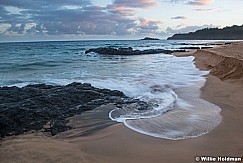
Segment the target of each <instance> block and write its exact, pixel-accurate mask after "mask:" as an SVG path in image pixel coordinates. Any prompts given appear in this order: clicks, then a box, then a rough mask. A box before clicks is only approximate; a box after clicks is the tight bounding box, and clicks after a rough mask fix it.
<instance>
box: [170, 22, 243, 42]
mask: <svg viewBox="0 0 243 163" xmlns="http://www.w3.org/2000/svg"><path fill="white" fill-rule="evenodd" d="M167 40H243V25H242V26H237V25H234V26H232V27H225V28H223V29H219V28H205V29H201V30H197V31H196V32H190V33H185V34H175V35H173V36H172V37H169V38H167Z"/></svg>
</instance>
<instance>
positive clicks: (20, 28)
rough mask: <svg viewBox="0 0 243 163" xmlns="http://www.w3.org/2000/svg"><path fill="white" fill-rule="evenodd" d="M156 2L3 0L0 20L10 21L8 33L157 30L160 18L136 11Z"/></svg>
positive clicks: (118, 32) (108, 32) (38, 33)
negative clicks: (142, 15) (105, 3)
mask: <svg viewBox="0 0 243 163" xmlns="http://www.w3.org/2000/svg"><path fill="white" fill-rule="evenodd" d="M157 4H158V3H157V2H156V1H155V0H134V1H133V2H131V1H130V0H114V1H113V3H112V4H111V5H108V6H105V7H100V6H95V5H94V4H93V3H91V1H90V0H69V1H66V0H51V1H49V0H35V1H33V0H25V1H16V0H1V1H0V15H1V19H0V23H1V24H8V25H9V28H8V29H6V31H5V34H6V35H7V34H14V33H16V34H22V35H45V36H48V35H56V36H58V35H128V34H132V33H136V31H138V32H139V33H141V32H146V33H155V32H157V30H158V28H159V27H158V24H160V23H161V22H160V21H150V20H145V19H140V18H139V19H137V18H135V17H134V14H135V9H136V8H149V7H153V6H156V5H157ZM14 10H16V11H17V12H16V11H14Z"/></svg>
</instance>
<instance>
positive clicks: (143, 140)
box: [0, 43, 243, 162]
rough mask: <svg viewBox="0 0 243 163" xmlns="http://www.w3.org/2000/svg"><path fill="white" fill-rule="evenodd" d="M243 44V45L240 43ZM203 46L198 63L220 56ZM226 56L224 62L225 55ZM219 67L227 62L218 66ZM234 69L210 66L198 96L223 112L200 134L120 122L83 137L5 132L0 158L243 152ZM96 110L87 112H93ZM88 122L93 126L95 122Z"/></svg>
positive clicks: (140, 158) (111, 158)
mask: <svg viewBox="0 0 243 163" xmlns="http://www.w3.org/2000/svg"><path fill="white" fill-rule="evenodd" d="M239 44H240V46H242V47H243V45H241V44H242V43H239ZM239 44H238V45H239ZM227 46H230V47H231V46H234V44H233V45H227ZM227 46H226V48H225V49H227ZM232 48H234V47H232ZM215 49H219V50H222V49H224V47H222V46H221V47H216V48H213V49H203V50H202V51H203V52H209V53H210V52H212V50H213V53H217V51H215ZM202 51H199V53H198V52H196V53H194V56H195V64H196V66H197V67H198V68H199V69H202V70H209V69H212V68H213V67H217V65H218V64H220V62H216V61H219V58H218V57H215V56H214V58H215V60H209V61H210V62H209V63H208V62H206V61H208V57H207V58H203V57H200V56H199V55H201V54H202V53H201V52H202ZM221 53H222V51H221ZM221 53H220V54H221ZM227 54H228V53H227ZM187 55H188V54H187ZM210 57H212V56H210ZM224 57H225V56H223V60H220V61H221V62H222V61H225V58H224ZM221 58H222V57H221ZM237 59H239V58H237ZM226 61H227V60H226ZM240 62H243V61H240ZM237 65H238V64H237ZM220 68H223V67H220V66H218V69H220ZM231 70H232V71H227V74H228V76H227V77H229V78H222V79H223V80H220V79H219V78H218V77H215V75H217V73H213V74H212V72H210V74H209V75H207V76H206V82H205V84H204V86H203V87H201V88H200V97H201V98H202V99H204V100H207V101H209V102H212V103H214V104H216V105H218V106H220V108H221V109H222V111H221V115H222V116H223V120H222V122H221V123H220V124H219V125H218V126H217V127H216V128H214V129H213V130H212V131H210V132H209V133H207V134H205V135H202V136H200V137H196V138H192V139H185V140H179V141H172V140H166V139H159V138H154V137H151V136H147V135H143V134H140V133H137V132H135V131H132V130H130V129H128V128H127V127H125V126H124V125H123V124H121V123H118V124H112V125H111V126H109V127H105V128H102V129H101V130H97V129H94V131H97V132H94V133H91V134H89V135H88V136H81V137H78V136H77V135H78V134H80V132H79V131H78V130H76V131H77V132H74V131H67V132H66V133H65V135H62V133H61V134H59V135H57V136H55V137H47V136H45V135H43V134H42V133H34V134H27V135H20V136H14V137H12V138H7V139H5V140H4V141H2V142H1V141H0V145H1V150H0V158H1V159H2V160H3V161H6V162H11V161H17V160H21V161H22V162H26V161H27V162H28V161H33V160H37V162H38V161H40V162H80V160H81V162H176V161H177V160H180V161H181V162H195V157H196V156H214V157H217V156H232V157H242V153H243V146H242V144H243V140H242V137H243V128H242V124H243V119H242V118H241V117H240V115H242V114H243V101H242V99H241V98H242V97H243V87H242V86H243V79H242V78H240V79H237V78H235V76H236V75H233V77H232V76H231V75H230V74H235V71H234V70H237V68H236V69H235V68H234V67H232V69H231ZM220 72H222V73H224V71H220ZM236 72H237V75H239V73H238V71H236ZM220 75H222V74H220ZM240 75H241V74H240ZM220 77H221V76H220ZM239 77H240V76H239ZM109 107H110V108H112V106H109ZM109 107H106V109H108V108H109ZM92 113H93V112H92V111H91V112H89V113H87V114H91V116H92ZM76 125H78V124H76ZM87 125H88V126H89V127H90V128H91V129H93V128H92V124H90V125H89V124H87ZM93 125H94V124H93ZM76 127H77V126H76ZM79 127H80V128H82V126H79ZM77 128H78V127H77ZM68 133H69V137H67V135H68ZM23 147H24V148H23ZM64 147H65V148H64ZM15 149H19V150H15ZM43 156H44V157H43Z"/></svg>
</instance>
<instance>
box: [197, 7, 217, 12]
mask: <svg viewBox="0 0 243 163" xmlns="http://www.w3.org/2000/svg"><path fill="white" fill-rule="evenodd" d="M195 11H199V12H215V11H218V9H215V8H204V9H202V8H198V9H195Z"/></svg>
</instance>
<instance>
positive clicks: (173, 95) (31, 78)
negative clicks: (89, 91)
mask: <svg viewBox="0 0 243 163" xmlns="http://www.w3.org/2000/svg"><path fill="white" fill-rule="evenodd" d="M206 42H209V41H173V40H171V41H168V40H131V41H125V40H124V41H122V40H119V41H116V40H114V41H106V40H98V41H93V40H92V41H47V42H14V43H0V86H17V87H23V86H26V85H28V84H38V83H46V84H51V85H66V84H69V83H72V82H81V83H91V84H92V85H93V86H95V87H99V88H107V89H112V90H120V91H122V92H124V93H125V94H126V95H127V96H129V97H131V98H136V99H140V100H142V101H145V102H147V103H149V104H151V106H152V109H151V110H146V111H141V110H137V109H136V107H135V106H126V107H124V108H122V109H121V108H120V109H118V108H114V110H112V111H111V112H110V113H109V115H107V116H109V117H110V118H111V119H112V120H113V121H116V122H118V123H124V124H125V125H126V126H127V127H129V128H130V129H133V130H135V131H137V132H140V133H143V134H146V135H150V136H154V137H158V138H165V139H170V140H178V139H187V138H191V137H197V136H200V135H202V134H205V133H207V132H209V131H210V130H212V129H213V128H214V127H216V126H217V125H218V124H219V123H220V121H221V116H220V108H219V107H218V106H216V105H214V104H211V103H209V102H207V101H204V100H202V99H200V98H199V93H198V92H195V91H194V92H190V91H188V88H197V89H199V88H198V83H203V82H204V81H205V78H204V77H203V75H206V74H208V72H207V71H200V70H198V69H197V68H196V67H195V65H194V64H193V59H194V58H193V57H175V56H173V55H167V54H148V55H133V56H129V55H124V56H123V55H100V54H96V53H88V54H85V50H88V49H90V48H98V47H113V48H121V47H122V48H127V47H132V48H133V49H138V50H146V49H168V50H174V49H178V48H181V47H188V46H190V47H191V46H200V47H202V46H207V45H203V44H204V43H206ZM191 44H193V45H191ZM188 94H190V95H188Z"/></svg>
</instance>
